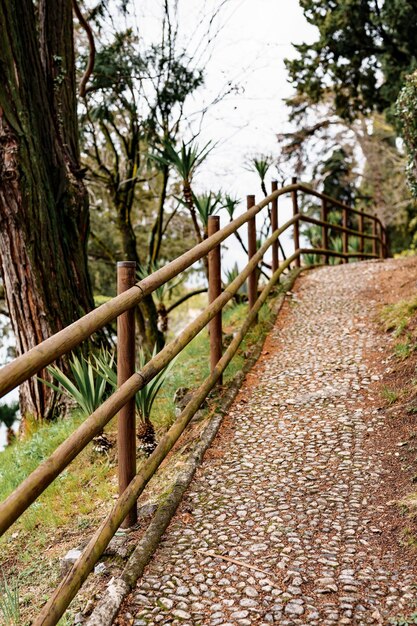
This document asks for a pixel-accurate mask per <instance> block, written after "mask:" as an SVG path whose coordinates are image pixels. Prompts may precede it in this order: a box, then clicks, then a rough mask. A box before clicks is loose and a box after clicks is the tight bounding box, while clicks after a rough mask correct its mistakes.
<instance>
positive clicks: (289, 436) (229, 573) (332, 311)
mask: <svg viewBox="0 0 417 626" xmlns="http://www.w3.org/2000/svg"><path fill="white" fill-rule="evenodd" d="M392 262H393V261H387V262H385V263H384V264H382V263H366V264H355V265H353V264H352V265H349V267H348V268H347V267H346V266H341V265H340V266H335V267H329V268H324V269H321V270H319V271H315V272H312V273H310V274H308V275H306V276H304V278H302V279H301V282H300V284H299V285H300V286H299V288H298V289H297V292H296V294H295V296H294V298H293V299H292V302H291V304H290V306H289V307H288V313H287V317H286V321H285V324H284V325H283V328H282V329H281V330H278V328H276V329H275V330H274V331H273V333H272V336H271V338H270V340H269V343H268V345H267V348H266V350H265V352H266V351H267V352H268V354H264V356H263V357H262V360H261V362H260V363H259V364H258V366H257V367H256V368H255V370H254V372H253V373H252V374H251V375H250V376H249V377H248V380H247V381H246V384H245V387H244V389H243V391H242V393H241V394H240V395H239V397H238V398H237V401H236V402H235V404H234V405H233V407H232V410H231V411H230V415H229V416H228V418H227V419H226V423H225V425H224V427H222V432H221V433H220V437H219V438H218V440H217V442H215V445H214V448H213V449H212V450H211V451H210V452H209V453H208V458H207V459H206V460H205V462H204V464H203V466H202V468H201V469H200V470H199V471H198V473H197V476H196V479H195V480H194V482H193V484H192V487H191V489H190V490H189V492H188V494H187V497H186V498H185V500H184V502H183V503H182V505H181V507H180V510H179V511H178V513H177V515H176V517H175V518H174V520H173V522H172V523H171V525H170V527H169V529H168V532H167V533H166V535H165V538H164V540H163V542H162V544H161V546H160V548H159V549H158V551H157V553H156V555H155V557H154V559H153V560H152V562H151V564H150V566H149V567H148V568H147V570H146V574H145V576H144V577H143V579H142V580H141V581H140V583H139V585H138V587H137V589H136V591H135V592H134V593H133V594H132V595H131V597H130V604H129V606H128V608H127V611H128V617H130V618H131V623H133V624H134V625H135V626H141V625H143V626H145V624H146V625H152V624H182V625H187V624H188V625H191V624H193V625H197V624H204V625H205V624H210V625H213V626H214V625H223V626H226V625H227V626H229V625H241V626H250V625H251V624H259V625H267V624H273V623H274V624H281V625H282V626H285V625H288V626H290V625H291V626H293V625H294V626H296V625H301V624H305V625H308V626H326V625H334V624H341V625H342V624H346V625H347V624H358V625H362V624H388V623H390V621H389V617H390V616H394V615H396V616H398V615H400V614H402V613H406V612H407V611H410V610H412V609H415V604H414V599H415V597H414V586H413V583H414V582H417V581H415V579H414V576H413V573H412V571H411V570H410V568H409V567H408V566H407V564H406V563H404V562H401V560H400V563H398V560H399V559H398V558H394V555H393V554H392V553H391V552H390V551H389V548H384V543H383V541H382V537H381V536H380V533H381V529H380V528H379V527H377V526H375V525H374V524H375V522H372V519H375V515H374V514H375V508H377V507H376V506H375V505H373V504H372V498H370V496H371V494H372V492H373V491H374V487H375V485H379V484H380V482H381V480H382V470H381V463H380V461H379V458H378V455H377V454H376V453H375V455H372V453H369V452H367V453H365V442H366V441H367V440H369V436H370V434H371V435H372V433H373V432H376V431H378V429H381V428H382V427H383V424H384V419H385V418H384V417H383V415H382V414H383V412H381V411H378V410H377V408H378V406H379V405H378V394H377V393H376V392H375V390H376V387H377V386H378V380H379V376H380V372H381V367H382V368H383V367H384V363H385V362H386V361H385V359H386V357H387V355H388V354H389V345H388V344H389V342H390V338H389V337H388V336H386V337H385V336H382V335H381V334H379V333H378V332H377V331H376V326H375V321H374V316H375V302H373V301H372V300H369V299H368V294H367V289H368V287H370V286H374V285H375V284H376V281H377V279H378V274H379V273H380V272H384V271H387V270H389V267H390V263H392ZM370 355H371V358H370ZM387 419H388V418H387ZM211 553H215V554H216V555H219V556H210V554H211ZM249 566H251V567H249ZM124 613H125V615H126V609H125V612H124ZM129 613H130V616H129Z"/></svg>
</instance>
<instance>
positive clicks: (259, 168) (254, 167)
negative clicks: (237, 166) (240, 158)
mask: <svg viewBox="0 0 417 626" xmlns="http://www.w3.org/2000/svg"><path fill="white" fill-rule="evenodd" d="M273 162H274V159H273V157H272V156H271V155H268V154H261V155H259V156H254V157H251V158H250V159H249V160H248V162H247V169H248V170H249V171H252V172H256V173H257V174H258V176H259V178H260V181H261V189H262V193H263V194H264V196H267V195H268V192H267V190H266V186H265V178H266V175H267V173H268V170H269V168H270V167H271V166H272V165H273Z"/></svg>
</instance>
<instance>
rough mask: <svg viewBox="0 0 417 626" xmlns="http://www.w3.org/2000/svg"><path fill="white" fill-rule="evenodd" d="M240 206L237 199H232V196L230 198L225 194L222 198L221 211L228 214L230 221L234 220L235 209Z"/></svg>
mask: <svg viewBox="0 0 417 626" xmlns="http://www.w3.org/2000/svg"><path fill="white" fill-rule="evenodd" d="M239 204H240V200H239V198H234V197H233V196H230V195H229V194H226V195H225V196H224V197H223V206H222V208H223V209H226V211H227V212H228V214H229V217H230V221H232V220H233V218H234V214H235V210H236V208H237V207H238V206H239Z"/></svg>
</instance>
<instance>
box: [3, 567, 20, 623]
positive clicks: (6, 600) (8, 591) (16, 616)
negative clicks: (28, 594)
mask: <svg viewBox="0 0 417 626" xmlns="http://www.w3.org/2000/svg"><path fill="white" fill-rule="evenodd" d="M2 576H3V580H2V581H0V615H2V616H3V620H4V621H2V623H3V624H4V626H19V625H20V623H21V622H20V607H19V584H18V581H17V579H16V578H15V579H13V582H12V583H11V584H10V583H8V582H7V580H6V577H5V576H4V573H2Z"/></svg>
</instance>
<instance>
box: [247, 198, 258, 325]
mask: <svg viewBox="0 0 417 626" xmlns="http://www.w3.org/2000/svg"><path fill="white" fill-rule="evenodd" d="M246 203H247V208H248V210H249V209H251V208H252V207H253V206H254V205H255V196H247V197H246ZM255 254H256V218H255V217H252V218H251V219H250V220H249V221H248V257H249V261H250V260H251V258H252V257H253V256H254V255H255ZM257 291H258V268H255V269H254V270H253V272H252V273H251V274H249V277H248V298H249V310H251V309H252V308H253V305H254V304H255V302H256V296H257ZM254 321H255V322H256V321H257V318H256V320H254Z"/></svg>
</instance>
